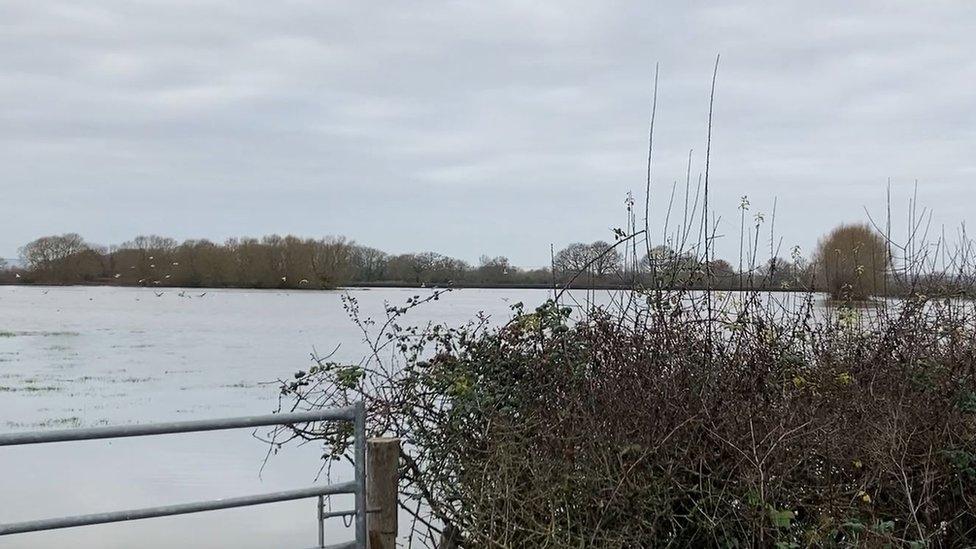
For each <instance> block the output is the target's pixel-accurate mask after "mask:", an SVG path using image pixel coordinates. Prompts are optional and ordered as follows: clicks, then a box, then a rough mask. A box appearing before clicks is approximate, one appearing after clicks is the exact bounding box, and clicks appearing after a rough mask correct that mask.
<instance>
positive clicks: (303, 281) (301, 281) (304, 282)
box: [298, 278, 308, 284]
mask: <svg viewBox="0 0 976 549" xmlns="http://www.w3.org/2000/svg"><path fill="white" fill-rule="evenodd" d="M298 283H299V284H308V279H307V278H303V279H301V280H299V281H298Z"/></svg>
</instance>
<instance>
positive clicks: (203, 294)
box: [197, 292, 207, 297]
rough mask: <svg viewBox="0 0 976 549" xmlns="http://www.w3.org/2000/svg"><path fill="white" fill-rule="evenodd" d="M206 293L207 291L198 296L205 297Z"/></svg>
mask: <svg viewBox="0 0 976 549" xmlns="http://www.w3.org/2000/svg"><path fill="white" fill-rule="evenodd" d="M205 295H207V292H203V293H202V294H200V295H198V296H197V297H203V296H205Z"/></svg>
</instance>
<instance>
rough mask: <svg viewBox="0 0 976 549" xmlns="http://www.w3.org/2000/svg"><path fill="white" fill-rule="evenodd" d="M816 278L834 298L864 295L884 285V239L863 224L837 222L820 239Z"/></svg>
mask: <svg viewBox="0 0 976 549" xmlns="http://www.w3.org/2000/svg"><path fill="white" fill-rule="evenodd" d="M814 263H815V264H816V266H817V273H818V282H819V284H820V285H821V287H822V288H824V289H825V290H826V291H828V292H830V295H831V296H832V297H833V298H835V299H866V298H868V297H869V296H871V295H875V294H877V293H879V292H880V291H881V290H882V289H883V288H884V282H885V277H886V276H887V273H888V267H889V265H890V263H891V258H890V256H889V255H888V247H887V243H886V242H885V239H884V238H883V237H882V236H881V235H879V234H878V233H876V232H874V231H873V230H872V229H871V227H869V226H868V225H866V224H851V225H841V226H839V227H837V228H835V229H834V230H833V231H831V232H830V233H829V234H828V235H827V236H825V237H823V238H821V239H820V242H819V243H818V244H817V250H816V253H815V254H814Z"/></svg>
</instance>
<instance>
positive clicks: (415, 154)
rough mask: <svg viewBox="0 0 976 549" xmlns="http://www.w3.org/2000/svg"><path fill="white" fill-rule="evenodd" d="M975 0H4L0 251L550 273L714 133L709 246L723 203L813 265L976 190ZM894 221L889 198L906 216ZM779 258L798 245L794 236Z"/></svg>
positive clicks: (939, 211)
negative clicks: (291, 250) (401, 260)
mask: <svg viewBox="0 0 976 549" xmlns="http://www.w3.org/2000/svg"><path fill="white" fill-rule="evenodd" d="M974 29H976V3H973V2H961V1H960V2H940V1H932V2H917V1H912V2H891V1H886V2H871V1H862V2H849V1H841V2H830V1H817V2H811V1H808V0H804V1H797V2H788V1H780V2H738V1H737V2H723V1H711V2H667V3H665V2H603V1H601V2H591V1H581V2H573V1H559V2H550V1H540V0H533V1H530V2H524V1H498V2H484V1H470V2H445V3H425V2H383V3H369V2H352V1H349V2H324V1H319V0H314V1H308V2H302V1H279V2H266V1H261V2H257V1H229V0H192V1H182V0H159V1H139V2H136V1H131V0H88V1H86V2H78V1H76V0H68V1H56V0H51V1H44V0H38V1H26V0H23V1H17V0H0V191H2V196H0V256H6V257H15V256H16V253H17V249H18V247H19V246H21V245H22V244H24V243H25V242H27V241H29V240H31V239H33V238H36V237H38V236H41V235H45V234H53V233H61V232H68V231H71V232H78V233H81V234H82V235H84V236H85V237H86V238H87V239H88V240H89V241H92V242H94V243H98V244H112V243H119V242H121V241H124V240H127V239H129V238H131V237H132V236H135V235H137V234H149V233H158V234H164V235H168V236H173V237H176V238H180V239H183V238H209V239H212V240H218V241H219V240H222V239H224V238H226V237H229V236H239V235H262V234H266V233H281V234H285V233H294V234H298V235H303V236H321V235H338V234H341V235H346V236H348V237H350V238H352V239H355V240H356V241H358V242H361V243H364V244H367V245H371V246H375V247H378V248H382V249H385V250H387V251H392V252H406V251H422V250H435V251H439V252H441V253H445V254H449V255H454V256H457V257H461V258H463V259H466V260H469V261H474V260H476V259H477V258H478V256H479V255H481V254H482V253H487V254H492V255H502V254H504V255H507V256H509V257H510V258H511V259H512V261H513V262H514V263H516V264H520V265H530V266H531V265H541V264H545V263H547V261H548V254H549V244H550V243H554V244H555V245H556V246H557V247H559V246H562V245H565V244H567V243H570V242H573V241H592V240H596V239H607V240H609V239H611V233H610V229H611V228H612V227H614V226H619V225H621V224H622V222H623V219H624V199H625V196H626V193H627V192H628V190H633V191H635V192H642V189H643V186H644V183H643V178H644V170H645V156H646V147H647V144H646V139H647V136H646V133H647V119H648V116H649V112H650V108H649V103H650V89H651V83H652V78H653V71H654V64H655V62H659V63H660V67H661V80H660V93H659V100H658V124H657V130H656V144H657V147H656V152H655V155H656V165H655V183H654V185H655V188H656V191H655V193H654V195H653V196H652V199H653V201H654V204H655V205H654V209H653V211H654V213H653V215H652V220H651V223H652V226H654V227H658V230H657V231H656V233H657V234H656V235H655V238H656V239H660V229H659V227H660V225H662V224H663V213H664V209H665V205H666V204H665V203H666V202H667V197H668V192H669V191H670V188H671V183H672V181H674V180H676V179H677V180H681V181H683V180H684V177H685V163H686V161H687V154H688V150H689V149H691V148H694V159H695V163H696V166H695V168H694V173H695V174H697V173H698V171H699V170H700V169H701V166H702V162H701V161H702V160H703V153H704V140H705V129H706V128H705V121H706V113H707V107H708V89H709V80H710V78H711V71H712V64H713V62H714V58H715V55H716V54H717V53H720V54H721V55H722V61H721V65H720V67H719V73H718V88H717V93H716V100H715V126H714V137H713V143H712V161H711V174H712V175H711V183H712V196H711V199H712V205H713V206H714V209H715V212H716V214H717V215H719V216H722V218H723V219H724V220H725V221H724V222H723V224H722V227H720V233H722V234H725V235H726V236H725V237H724V239H722V240H720V241H719V243H718V245H717V250H718V254H719V255H725V256H727V257H732V256H735V255H737V253H738V240H737V236H736V235H737V231H738V223H737V221H735V219H737V217H736V216H737V215H738V212H737V207H738V205H739V197H740V196H742V195H748V196H749V199H750V201H751V203H752V211H753V213H754V212H755V211H763V212H765V213H766V214H767V222H768V218H769V217H768V216H769V210H770V208H771V205H772V202H773V198H774V197H777V198H778V211H777V221H776V231H777V234H778V235H779V236H782V237H783V246H784V248H785V249H787V250H788V249H789V248H790V247H792V246H793V245H799V246H801V248H802V249H803V251H804V253H809V251H810V249H811V248H812V247H813V245H814V244H815V242H816V239H817V237H818V236H819V235H820V234H821V233H822V232H824V231H825V230H827V229H828V228H830V227H831V226H832V225H834V224H836V223H839V222H843V221H858V220H863V219H865V214H864V212H863V207H864V206H868V207H870V208H871V209H872V210H874V211H875V212H877V213H879V214H880V213H881V212H882V210H883V200H884V193H885V181H886V180H887V179H888V178H889V177H890V178H891V179H892V194H893V197H894V199H895V206H896V207H898V208H899V211H903V210H904V204H905V201H906V200H907V199H908V197H909V196H910V195H911V189H912V186H913V181H914V180H915V179H916V178H917V179H918V180H919V195H920V198H921V202H922V203H923V204H925V205H927V206H930V207H931V208H933V209H934V210H935V212H936V220H937V223H939V224H942V223H944V224H946V226H947V227H949V228H950V230H952V229H954V228H955V227H956V226H957V225H958V224H959V223H960V222H961V221H963V220H964V219H965V218H966V216H967V214H968V213H969V212H970V210H971V206H972V205H973V204H974V203H976V186H974V185H973V181H974V176H976V99H974V91H976V86H974V84H976V56H974V52H976V32H974ZM899 216H901V214H899ZM783 255H788V251H786V252H784V254H783Z"/></svg>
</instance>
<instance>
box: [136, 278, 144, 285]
mask: <svg viewBox="0 0 976 549" xmlns="http://www.w3.org/2000/svg"><path fill="white" fill-rule="evenodd" d="M145 281H146V279H145V278H140V279H139V282H137V283H136V284H142V283H143V282H145Z"/></svg>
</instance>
